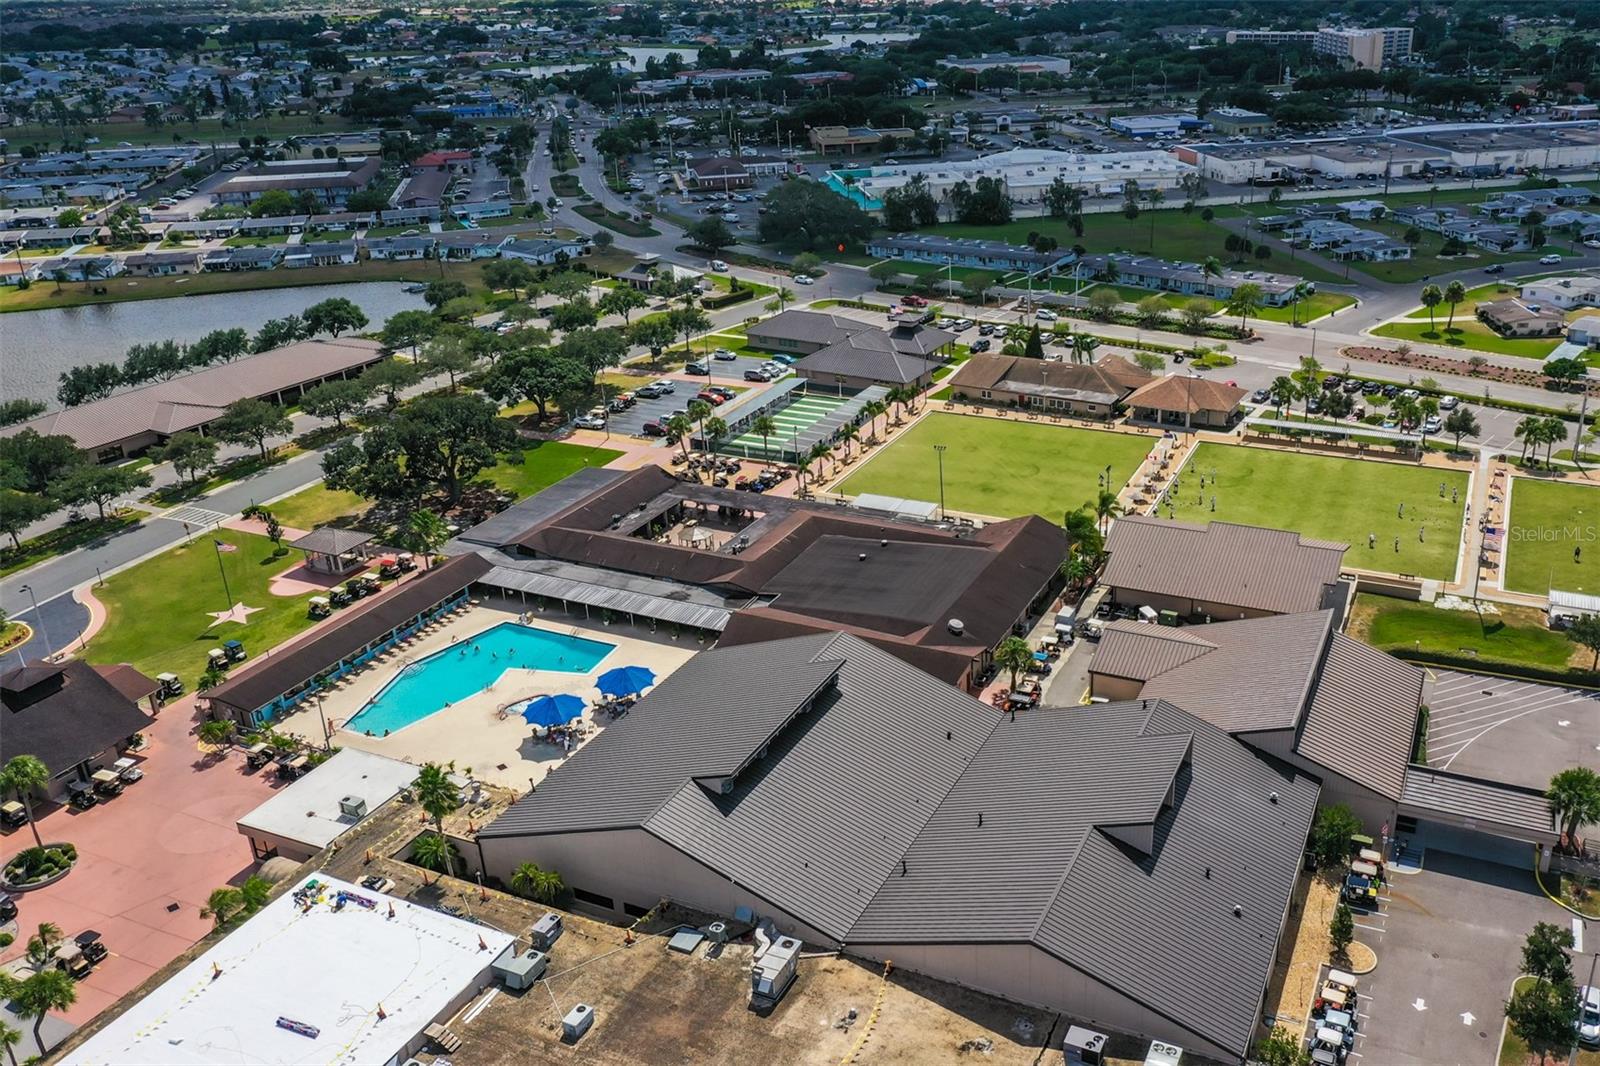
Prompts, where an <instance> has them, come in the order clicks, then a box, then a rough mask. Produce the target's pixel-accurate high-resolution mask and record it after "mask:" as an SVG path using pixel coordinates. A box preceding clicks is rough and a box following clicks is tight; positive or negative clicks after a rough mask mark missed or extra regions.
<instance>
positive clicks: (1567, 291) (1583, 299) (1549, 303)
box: [1517, 274, 1600, 311]
mask: <svg viewBox="0 0 1600 1066" xmlns="http://www.w3.org/2000/svg"><path fill="white" fill-rule="evenodd" d="M1517 295H1518V296H1520V297H1521V298H1522V300H1523V301H1524V302H1526V303H1530V304H1538V305H1540V306H1543V307H1559V308H1561V310H1563V311H1571V310H1572V309H1573V308H1577V307H1600V274H1573V275H1570V276H1568V277H1562V278H1540V279H1539V280H1537V281H1528V282H1524V283H1523V284H1522V285H1521V286H1519V287H1518V289H1517Z"/></svg>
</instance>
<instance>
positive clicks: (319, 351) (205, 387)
mask: <svg viewBox="0 0 1600 1066" xmlns="http://www.w3.org/2000/svg"><path fill="white" fill-rule="evenodd" d="M383 358H384V354H383V346H382V345H380V344H378V343H377V342H376V341H369V340H362V339H361V338H359V337H340V338H338V339H336V340H322V339H319V340H308V341H300V342H299V343H297V344H290V345H287V346H285V347H283V348H274V349H273V350H272V351H270V352H262V353H261V354H260V355H253V356H250V357H249V358H246V359H240V360H238V361H237V362H233V363H224V364H223V365H221V366H214V367H208V368H207V369H205V370H200V371H196V372H195V373H193V374H185V375H183V376H182V377H176V378H172V379H171V380H169V381H162V382H159V383H157V384H154V385H146V386H144V387H143V388H138V389H131V390H129V391H128V392H124V393H119V394H117V395H115V396H111V397H108V398H106V399H104V400H96V401H95V402H93V403H86V404H80V405H79V406H77V407H68V408H66V409H65V410H62V411H52V412H51V413H50V414H46V415H40V416H39V417H38V418H34V419H30V420H28V421H27V422H23V423H20V424H19V425H15V426H10V427H7V428H6V429H3V430H0V435H5V434H11V433H17V432H20V431H21V430H23V429H33V430H36V431H37V432H39V433H41V434H45V435H50V434H60V435H64V436H68V437H71V438H72V439H73V441H74V443H76V444H77V445H78V447H79V448H81V449H83V450H85V451H92V450H94V449H96V448H100V447H104V446H105V445H108V444H115V443H117V442H118V441H123V440H127V439H128V438H130V437H135V436H138V435H139V434H141V433H150V432H154V433H160V434H162V435H164V436H170V435H172V434H174V433H179V432H181V431H183V430H186V429H197V428H199V427H200V426H204V425H205V424H206V423H208V422H210V421H212V420H213V419H215V418H216V417H217V416H219V415H221V414H222V412H223V410H224V409H225V408H226V407H227V406H228V405H229V404H230V403H233V402H234V401H235V400H241V399H244V398H246V397H270V396H272V395H273V394H275V393H278V392H282V391H283V390H285V389H291V388H294V387H295V386H297V385H300V384H303V383H305V382H308V381H319V380H321V379H322V378H326V377H330V376H337V375H338V374H340V373H342V372H345V371H350V370H356V369H360V368H361V367H365V366H368V365H370V364H372V363H376V362H378V361H379V360H381V359H383Z"/></svg>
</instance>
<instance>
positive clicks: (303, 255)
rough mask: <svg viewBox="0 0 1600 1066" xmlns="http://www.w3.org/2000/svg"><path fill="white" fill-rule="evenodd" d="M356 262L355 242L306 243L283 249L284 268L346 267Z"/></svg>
mask: <svg viewBox="0 0 1600 1066" xmlns="http://www.w3.org/2000/svg"><path fill="white" fill-rule="evenodd" d="M355 261H356V242H355V241H306V242H303V243H301V244H290V245H286V246H285V247H284V256H283V265H284V266H286V267H291V268H295V267H325V266H347V265H349V264H351V263H354V262H355Z"/></svg>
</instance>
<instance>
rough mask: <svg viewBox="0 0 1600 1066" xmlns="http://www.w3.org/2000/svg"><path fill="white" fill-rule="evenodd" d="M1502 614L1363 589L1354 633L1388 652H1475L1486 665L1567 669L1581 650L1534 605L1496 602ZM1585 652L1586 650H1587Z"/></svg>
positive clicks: (1352, 627) (1354, 618)
mask: <svg viewBox="0 0 1600 1066" xmlns="http://www.w3.org/2000/svg"><path fill="white" fill-rule="evenodd" d="M1497 606H1498V607H1499V609H1500V613H1499V614H1485V615H1483V617H1482V619H1481V620H1480V618H1479V616H1478V614H1477V612H1475V611H1445V610H1441V609H1439V608H1438V607H1434V606H1432V605H1431V604H1426V603H1416V602H1413V601H1411V600H1399V599H1393V598H1391V597H1388V596H1374V595H1372V594H1370V593H1362V594H1360V595H1358V596H1357V597H1356V601H1355V607H1354V609H1353V610H1352V612H1351V621H1350V631H1351V633H1352V635H1354V636H1357V637H1360V638H1361V639H1362V640H1365V641H1366V642H1367V643H1368V644H1371V645H1372V646H1373V647H1376V648H1382V649H1384V650H1385V651H1393V652H1398V653H1404V652H1421V653H1424V654H1426V653H1429V652H1432V653H1434V654H1436V655H1447V656H1452V657H1461V656H1474V657H1476V659H1477V660H1478V661H1479V662H1481V663H1482V664H1483V666H1484V668H1485V669H1493V668H1494V667H1495V666H1496V665H1497V664H1504V665H1506V666H1513V667H1515V666H1532V667H1536V668H1538V669H1541V670H1557V671H1559V670H1563V669H1565V668H1566V666H1567V662H1568V660H1569V659H1571V658H1572V656H1573V653H1574V651H1575V650H1577V645H1575V644H1573V643H1572V642H1571V641H1569V640H1568V639H1567V638H1566V637H1564V636H1562V635H1561V634H1560V633H1557V632H1555V631H1554V630H1552V629H1550V628H1549V627H1548V626H1546V625H1545V624H1544V615H1543V614H1542V613H1541V612H1540V611H1537V610H1534V609H1533V608H1531V607H1515V606H1511V605H1508V604H1498V605H1497ZM1585 655H1587V653H1585Z"/></svg>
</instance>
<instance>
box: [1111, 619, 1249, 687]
mask: <svg viewBox="0 0 1600 1066" xmlns="http://www.w3.org/2000/svg"><path fill="white" fill-rule="evenodd" d="M1216 650H1217V646H1216V645H1215V644H1213V643H1211V641H1209V640H1206V639H1205V638H1204V637H1202V636H1200V635H1199V627H1197V626H1189V627H1185V628H1183V629H1174V628H1171V627H1168V626H1152V625H1146V624H1144V623H1142V622H1112V623H1111V624H1110V625H1108V626H1106V627H1105V630H1104V632H1103V634H1102V636H1101V638H1100V645H1099V647H1097V648H1095V650H1094V659H1093V661H1092V663H1091V665H1090V670H1091V671H1092V672H1094V673H1096V674H1103V675H1105V676H1107V677H1120V678H1126V679H1128V680H1130V681H1149V680H1150V679H1151V678H1153V677H1159V676H1160V675H1161V674H1164V673H1166V672H1167V671H1168V670H1171V669H1173V668H1174V667H1178V666H1182V665H1183V664H1184V663H1186V662H1189V661H1191V660H1193V659H1198V658H1199V657H1200V656H1202V655H1204V654H1206V653H1207V652H1212V651H1216Z"/></svg>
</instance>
